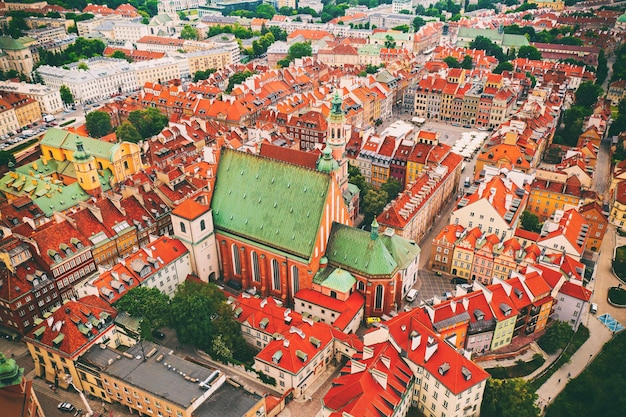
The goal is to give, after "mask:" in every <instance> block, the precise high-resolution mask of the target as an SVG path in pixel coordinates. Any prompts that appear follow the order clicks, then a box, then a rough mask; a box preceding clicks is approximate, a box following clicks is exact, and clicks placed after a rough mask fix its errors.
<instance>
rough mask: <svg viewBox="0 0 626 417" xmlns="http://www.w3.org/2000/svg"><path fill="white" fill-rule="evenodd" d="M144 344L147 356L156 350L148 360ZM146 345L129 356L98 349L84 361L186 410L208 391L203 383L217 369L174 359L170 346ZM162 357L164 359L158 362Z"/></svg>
mask: <svg viewBox="0 0 626 417" xmlns="http://www.w3.org/2000/svg"><path fill="white" fill-rule="evenodd" d="M142 344H143V352H145V354H146V355H148V354H149V353H150V352H151V351H152V350H153V349H156V351H155V352H154V353H153V354H152V355H150V357H149V358H147V359H146V360H145V361H144V360H143V354H142V346H141V345H142ZM142 344H140V343H137V344H136V345H135V346H133V347H131V348H130V349H128V350H127V351H126V352H125V353H120V352H118V351H115V350H112V349H108V348H105V349H102V348H101V347H100V346H95V347H93V348H92V349H90V350H89V351H88V352H87V353H85V354H84V355H83V356H82V358H81V361H83V362H86V363H89V364H93V365H95V366H97V367H99V368H100V369H101V371H102V372H103V373H104V374H107V375H110V376H113V377H115V378H118V379H120V380H123V381H126V382H127V383H129V384H131V385H133V386H135V387H137V388H139V389H142V390H144V391H146V392H149V393H151V394H153V395H155V396H157V397H160V398H163V399H165V400H167V401H169V402H171V403H174V404H177V405H179V406H181V407H182V408H185V409H186V408H189V406H190V405H191V404H192V402H193V401H195V400H196V399H197V398H199V397H200V396H202V395H203V394H204V393H205V392H206V391H205V390H204V389H202V388H200V386H199V384H200V383H201V382H202V381H204V380H206V379H207V378H208V377H209V375H211V373H212V372H213V371H214V370H213V369H208V368H205V367H202V366H200V365H196V364H195V363H193V362H189V361H186V360H184V359H182V358H179V357H178V356H174V355H172V354H171V352H172V351H171V349H169V348H167V347H163V346H159V345H156V344H154V343H150V342H147V341H144V342H142ZM161 355H162V356H161ZM131 357H132V359H131ZM159 357H161V360H159V361H158V362H157V358H159ZM194 381H195V382H194ZM214 395H215V394H214Z"/></svg>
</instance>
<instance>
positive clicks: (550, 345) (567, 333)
mask: <svg viewBox="0 0 626 417" xmlns="http://www.w3.org/2000/svg"><path fill="white" fill-rule="evenodd" d="M573 334H574V330H572V328H571V326H570V325H569V324H567V323H566V322H564V321H560V320H555V321H553V322H552V323H550V325H549V326H548V328H547V329H546V332H545V334H544V335H543V336H541V339H539V346H541V348H542V349H543V350H545V351H546V353H548V354H553V353H556V352H557V351H558V350H559V349H561V348H564V347H565V346H566V345H567V342H568V341H569V340H570V338H571V337H572V335H573Z"/></svg>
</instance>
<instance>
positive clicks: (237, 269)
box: [231, 243, 241, 275]
mask: <svg viewBox="0 0 626 417" xmlns="http://www.w3.org/2000/svg"><path fill="white" fill-rule="evenodd" d="M231 250H232V252H233V270H234V271H235V274H237V275H240V274H241V260H240V259H239V250H237V245H235V244H234V243H233V245H232V246H231Z"/></svg>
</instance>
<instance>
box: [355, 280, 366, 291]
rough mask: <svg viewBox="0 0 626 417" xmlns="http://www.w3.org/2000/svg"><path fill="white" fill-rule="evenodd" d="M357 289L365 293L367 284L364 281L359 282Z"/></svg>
mask: <svg viewBox="0 0 626 417" xmlns="http://www.w3.org/2000/svg"><path fill="white" fill-rule="evenodd" d="M356 289H357V290H359V291H365V283H364V282H363V281H357V284H356Z"/></svg>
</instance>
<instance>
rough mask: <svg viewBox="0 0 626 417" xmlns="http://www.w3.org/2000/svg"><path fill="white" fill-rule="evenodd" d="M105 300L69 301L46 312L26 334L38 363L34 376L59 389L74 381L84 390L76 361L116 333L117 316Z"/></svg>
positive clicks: (94, 297)
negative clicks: (115, 322)
mask: <svg viewBox="0 0 626 417" xmlns="http://www.w3.org/2000/svg"><path fill="white" fill-rule="evenodd" d="M116 314H117V313H116V311H115V309H113V308H112V307H111V306H110V305H109V304H107V303H106V302H105V301H104V300H102V299H100V297H97V296H95V295H89V296H87V297H83V298H81V299H80V300H77V301H66V302H65V304H63V305H62V306H60V307H58V308H57V309H56V310H54V311H53V312H52V313H47V314H46V315H44V317H43V319H38V320H36V321H35V323H37V324H36V325H35V327H34V328H33V330H32V331H31V332H30V333H29V334H28V335H27V336H25V337H24V341H25V342H26V346H27V348H28V351H29V353H30V355H31V357H32V358H33V362H34V363H35V375H37V376H38V377H39V378H42V379H44V380H46V381H47V382H49V383H52V384H54V385H56V386H58V387H59V388H63V389H69V387H70V385H71V384H72V383H73V384H74V386H75V387H76V388H78V389H83V388H82V385H81V379H80V378H79V374H78V371H77V369H76V366H75V361H76V360H77V359H78V358H79V357H80V356H81V355H82V354H83V353H85V352H86V351H87V350H88V349H89V348H91V347H92V346H97V347H98V349H99V348H100V345H101V344H106V343H108V342H109V341H110V340H111V337H112V336H113V330H114V325H113V318H114V317H115V315H116Z"/></svg>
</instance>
